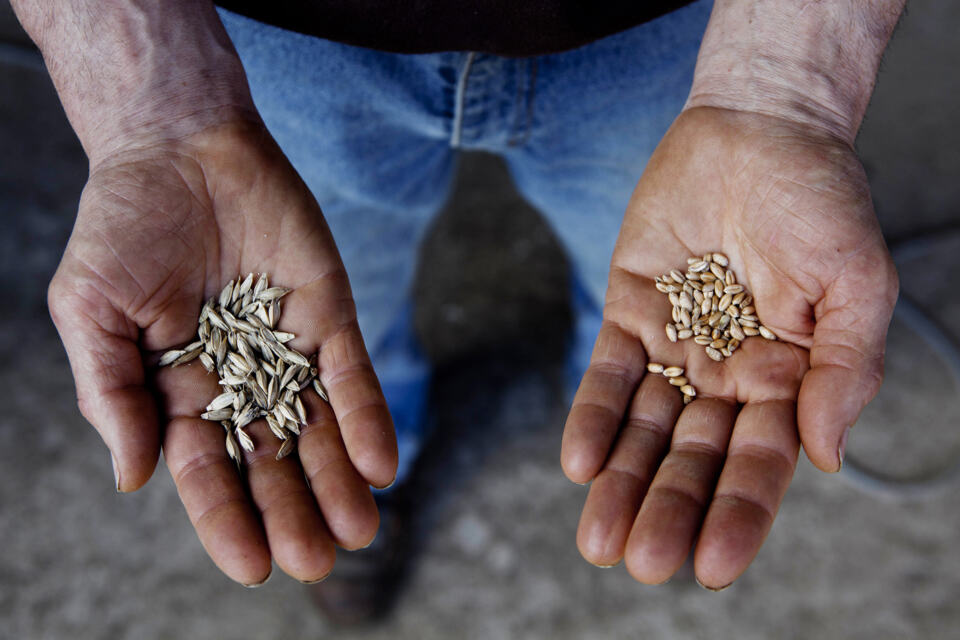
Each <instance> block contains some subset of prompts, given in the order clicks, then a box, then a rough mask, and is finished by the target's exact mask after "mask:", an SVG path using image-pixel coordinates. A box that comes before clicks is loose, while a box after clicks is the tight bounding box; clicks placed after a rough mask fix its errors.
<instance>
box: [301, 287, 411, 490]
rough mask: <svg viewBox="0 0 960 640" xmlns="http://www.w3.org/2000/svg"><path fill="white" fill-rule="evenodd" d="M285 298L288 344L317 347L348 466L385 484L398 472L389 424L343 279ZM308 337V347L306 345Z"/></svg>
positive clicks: (371, 481) (370, 480) (375, 482)
mask: <svg viewBox="0 0 960 640" xmlns="http://www.w3.org/2000/svg"><path fill="white" fill-rule="evenodd" d="M289 298H290V300H289V302H288V303H287V305H288V310H289V313H290V321H291V323H292V324H291V325H290V326H292V327H295V328H296V329H297V331H296V332H297V333H298V334H301V335H299V336H298V338H297V341H295V342H293V343H291V345H292V346H293V347H294V348H308V349H309V350H308V351H305V353H311V352H313V351H314V350H316V349H317V347H319V355H318V362H319V369H320V379H321V381H322V382H323V385H324V386H325V387H326V389H327V393H328V396H329V398H330V403H331V406H332V407H333V411H334V413H335V415H336V418H337V423H338V424H339V427H340V432H341V435H342V438H343V442H344V444H345V446H346V450H347V453H348V455H349V457H350V461H351V462H352V464H353V466H354V467H355V468H356V470H357V471H358V472H359V473H360V475H361V476H362V477H363V478H364V479H365V480H366V482H367V483H369V484H371V485H373V486H375V487H378V488H382V487H386V486H388V485H390V484H391V483H392V482H393V479H394V476H395V475H396V472H397V441H396V435H395V434H394V429H393V420H392V419H391V418H390V411H389V410H388V409H387V403H386V400H384V397H383V392H382V391H381V389H380V383H379V382H378V381H377V376H376V374H375V373H374V371H373V365H372V364H371V363H370V357H369V355H368V354H367V349H366V347H365V346H364V343H363V337H362V336H361V335H360V328H359V327H358V326H357V323H356V318H355V314H354V312H353V302H352V300H350V296H349V286H348V284H347V282H346V275H345V274H344V273H343V271H342V270H340V271H335V272H332V273H330V274H328V275H326V276H323V277H321V278H320V279H318V280H315V281H313V282H311V283H309V284H307V285H305V286H303V287H301V288H299V289H297V291H295V292H294V293H292V294H290V296H289ZM331 309H336V310H338V311H337V312H336V313H331V311H330V310H331ZM284 320H286V317H284ZM311 338H314V341H313V344H311V345H309V346H307V341H308V340H310V339H311Z"/></svg>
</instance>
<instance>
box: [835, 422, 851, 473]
mask: <svg viewBox="0 0 960 640" xmlns="http://www.w3.org/2000/svg"><path fill="white" fill-rule="evenodd" d="M852 428H853V425H851V426H849V427H847V428H846V429H844V431H843V435H842V436H840V446H839V447H837V457H838V458H840V465H839V466H838V467H837V471H840V469H842V468H843V456H844V454H845V453H846V451H847V438H849V437H850V429H852Z"/></svg>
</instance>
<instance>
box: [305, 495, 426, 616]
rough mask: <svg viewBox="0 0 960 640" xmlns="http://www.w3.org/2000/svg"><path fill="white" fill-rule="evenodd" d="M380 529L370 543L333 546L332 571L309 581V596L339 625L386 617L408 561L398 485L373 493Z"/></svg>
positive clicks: (405, 516)
mask: <svg viewBox="0 0 960 640" xmlns="http://www.w3.org/2000/svg"><path fill="white" fill-rule="evenodd" d="M374 499H375V500H376V502H377V509H378V510H379V511H380V528H379V530H378V531H377V536H376V537H375V538H374V540H373V542H372V543H370V546H368V547H366V548H364V549H358V550H357V551H344V550H342V549H338V550H337V561H336V563H335V565H334V568H333V572H332V573H331V574H330V576H329V577H328V578H327V579H326V580H324V581H323V582H319V583H317V584H314V585H310V592H311V597H312V598H313V601H314V603H315V604H316V605H317V607H318V608H319V609H320V610H321V611H322V612H323V613H324V615H325V616H326V618H327V619H328V620H330V621H331V622H333V623H334V624H337V625H339V626H363V625H369V624H375V623H377V622H379V621H381V620H383V619H385V618H386V617H387V616H388V615H389V613H390V611H391V609H392V606H393V604H394V602H395V601H396V597H397V595H398V594H399V592H400V587H401V584H402V582H403V578H404V574H405V569H406V567H407V561H408V551H409V548H410V544H409V540H410V538H409V531H408V526H407V525H408V521H409V508H408V504H407V500H406V498H405V497H404V495H403V494H402V492H401V490H400V489H399V488H393V489H391V490H390V491H388V492H386V493H378V494H374Z"/></svg>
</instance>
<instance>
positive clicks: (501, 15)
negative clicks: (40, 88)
mask: <svg viewBox="0 0 960 640" xmlns="http://www.w3.org/2000/svg"><path fill="white" fill-rule="evenodd" d="M690 2H692V0H609V1H604V0H445V1H444V0H217V4H219V5H220V6H222V7H223V8H224V9H229V10H230V11H234V12H236V13H240V14H243V15H246V16H249V17H251V18H254V19H256V20H259V21H261V22H266V23H268V24H273V25H276V26H278V27H283V28H285V29H290V30H293V31H299V32H300V33H306V34H309V35H314V36H319V37H321V38H326V39H328V40H336V41H338V42H344V43H347V44H352V45H357V46H362V47H369V48H372V49H381V50H384V51H394V52H398V53H427V52H433V51H479V52H484V53H496V54H499V55H504V56H528V55H537V54H544V53H552V52H556V51H564V50H566V49H572V48H574V47H578V46H580V45H583V44H586V43H588V42H591V41H593V40H597V39H599V38H602V37H604V36H607V35H610V34H613V33H616V32H618V31H623V30H625V29H629V28H630V27H633V26H635V25H638V24H640V23H642V22H646V21H648V20H652V19H653V18H656V17H657V16H660V15H663V14H665V13H668V12H670V11H672V10H674V9H677V8H679V7H682V6H683V5H686V4H690Z"/></svg>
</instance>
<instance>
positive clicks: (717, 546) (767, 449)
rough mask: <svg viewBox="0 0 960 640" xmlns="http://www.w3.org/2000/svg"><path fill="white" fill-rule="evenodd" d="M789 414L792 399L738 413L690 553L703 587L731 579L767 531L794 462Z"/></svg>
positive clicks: (793, 425)
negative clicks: (720, 468) (718, 475)
mask: <svg viewBox="0 0 960 640" xmlns="http://www.w3.org/2000/svg"><path fill="white" fill-rule="evenodd" d="M691 406H692V405H691ZM795 415H796V414H795V410H794V403H793V401H792V400H771V401H768V402H753V403H749V404H747V405H744V407H743V409H742V410H741V411H740V415H739V416H738V418H737V423H736V425H735V426H734V429H733V436H732V437H731V438H730V446H729V447H728V449H727V460H726V463H725V464H724V465H723V472H722V473H721V474H720V480H719V481H718V482H717V490H716V493H715V494H714V496H713V500H712V501H711V503H710V508H709V510H708V511H707V516H706V518H705V520H704V523H703V528H702V530H701V532H700V538H699V541H698V542H697V550H696V553H695V554H694V569H695V571H696V574H697V579H698V580H699V581H700V583H701V584H703V585H704V586H706V587H707V588H710V589H722V588H723V587H726V586H727V585H729V584H730V583H732V582H733V581H734V580H736V579H737V577H739V576H740V574H741V573H743V571H744V570H746V568H747V566H748V565H749V564H750V562H752V561H753V558H754V557H755V556H756V555H757V552H758V551H759V550H760V546H761V545H762V544H763V541H764V539H765V538H766V537H767V534H768V533H769V532H770V527H771V525H772V524H773V519H774V517H775V516H776V513H777V509H779V507H780V503H781V501H782V500H783V496H784V494H785V493H786V491H787V486H789V484H790V480H791V479H792V478H793V471H794V469H795V468H796V464H797V455H798V453H799V448H800V442H799V440H798V439H797V430H796V421H795Z"/></svg>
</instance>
